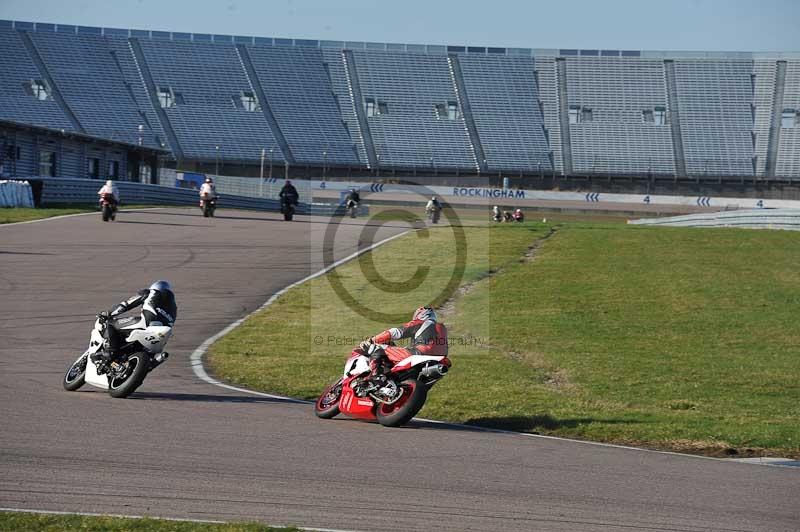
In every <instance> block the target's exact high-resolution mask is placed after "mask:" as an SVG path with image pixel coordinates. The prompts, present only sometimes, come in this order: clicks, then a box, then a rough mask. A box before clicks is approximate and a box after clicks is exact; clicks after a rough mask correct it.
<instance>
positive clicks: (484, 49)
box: [0, 20, 800, 60]
mask: <svg viewBox="0 0 800 532" xmlns="http://www.w3.org/2000/svg"><path fill="white" fill-rule="evenodd" d="M0 28H7V29H8V28H11V29H17V30H27V31H43V32H57V33H73V34H78V35H105V36H109V37H121V38H128V37H136V38H143V39H153V40H167V41H188V42H206V43H209V42H214V43H224V44H251V45H266V46H306V47H312V48H334V49H352V50H384V51H395V52H416V53H426V54H439V55H443V54H449V53H464V54H483V55H486V54H502V55H511V56H531V55H533V56H580V57H647V58H674V59H719V58H728V59H731V58H735V59H773V60H774V59H800V51H797V52H790V51H785V52H704V51H662V50H598V49H594V50H578V49H565V48H561V49H559V48H504V47H492V46H466V45H448V46H445V45H438V44H404V43H380V42H360V41H326V40H313V39H289V38H280V37H253V36H245V35H214V34H209V33H184V32H172V31H159V30H137V29H122V28H99V27H96V26H74V25H70V24H52V23H45V22H26V21H14V20H0Z"/></svg>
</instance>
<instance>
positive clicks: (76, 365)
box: [61, 355, 89, 392]
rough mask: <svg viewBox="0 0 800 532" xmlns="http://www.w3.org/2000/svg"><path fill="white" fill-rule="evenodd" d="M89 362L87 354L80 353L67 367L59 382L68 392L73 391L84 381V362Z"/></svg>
mask: <svg viewBox="0 0 800 532" xmlns="http://www.w3.org/2000/svg"><path fill="white" fill-rule="evenodd" d="M88 362H89V356H88V355H81V356H79V357H78V359H77V360H76V361H75V362H73V363H72V365H71V366H70V367H69V368H67V372H66V373H65V374H64V379H63V380H62V381H61V384H63V385H64V389H65V390H67V391H68V392H74V391H75V390H77V389H78V388H80V387H81V386H83V385H84V384H85V383H86V364H88Z"/></svg>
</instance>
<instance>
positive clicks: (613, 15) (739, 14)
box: [0, 0, 800, 51]
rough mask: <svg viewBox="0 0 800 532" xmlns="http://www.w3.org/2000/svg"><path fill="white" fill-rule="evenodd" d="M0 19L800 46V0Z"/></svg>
mask: <svg viewBox="0 0 800 532" xmlns="http://www.w3.org/2000/svg"><path fill="white" fill-rule="evenodd" d="M0 19H7V20H24V21H33V22H54V23H62V24H75V25H83V26H105V27H117V28H136V29H151V30H167V31H180V32H193V33H217V34H233V35H248V36H249V35H256V36H265V37H290V38H299V39H327V40H343V41H347V40H349V41H372V42H400V43H421V44H450V45H473V46H508V47H521V48H588V49H595V48H600V49H625V50H703V51H706V50H707V51H800V0H549V1H539V0H528V1H524V0H518V1H514V0H460V1H459V0H427V1H423V0H394V1H391V2H390V1H382V0H372V1H369V0H260V1H259V0H223V1H214V2H210V1H201V0H0Z"/></svg>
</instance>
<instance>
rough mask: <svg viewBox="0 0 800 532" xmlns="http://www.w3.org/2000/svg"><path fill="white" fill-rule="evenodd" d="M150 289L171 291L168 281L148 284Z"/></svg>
mask: <svg viewBox="0 0 800 532" xmlns="http://www.w3.org/2000/svg"><path fill="white" fill-rule="evenodd" d="M150 290H156V291H158V292H167V291H169V292H172V285H171V284H169V281H163V280H162V281H156V282H154V283H153V284H151V285H150Z"/></svg>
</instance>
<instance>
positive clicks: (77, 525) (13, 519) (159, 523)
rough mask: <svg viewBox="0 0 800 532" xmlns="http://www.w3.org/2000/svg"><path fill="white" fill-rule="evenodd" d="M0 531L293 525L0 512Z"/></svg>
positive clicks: (240, 531)
mask: <svg viewBox="0 0 800 532" xmlns="http://www.w3.org/2000/svg"><path fill="white" fill-rule="evenodd" d="M0 530H37V531H42V532H61V531H62V530H81V531H86V532H95V531H96V532H105V531H119V532H123V531H124V532H138V531H142V532H194V531H198V532H295V531H297V529H296V528H273V527H269V526H265V525H260V524H257V523H224V524H222V523H198V522H195V521H172V520H166V519H151V518H146V517H145V518H128V517H104V516H86V515H76V514H63V515H62V514H33V513H27V512H0Z"/></svg>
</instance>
